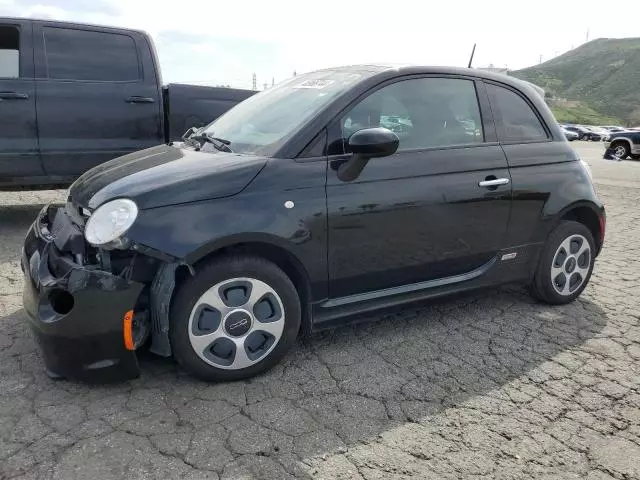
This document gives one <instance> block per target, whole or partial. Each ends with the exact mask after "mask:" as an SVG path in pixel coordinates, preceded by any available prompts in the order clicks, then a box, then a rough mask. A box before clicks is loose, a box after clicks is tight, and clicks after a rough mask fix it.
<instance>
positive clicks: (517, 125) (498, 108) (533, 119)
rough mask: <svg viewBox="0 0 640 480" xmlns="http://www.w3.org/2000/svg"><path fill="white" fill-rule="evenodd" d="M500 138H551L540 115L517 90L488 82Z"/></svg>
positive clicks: (524, 140) (501, 139) (488, 90)
mask: <svg viewBox="0 0 640 480" xmlns="http://www.w3.org/2000/svg"><path fill="white" fill-rule="evenodd" d="M487 93H488V94H489V101H490V102H491V110H492V111H493V114H494V118H495V122H496V129H497V132H498V138H499V139H500V141H501V142H532V141H544V140H547V139H548V138H549V136H548V135H547V131H546V130H545V128H544V126H543V125H542V123H541V122H540V119H539V118H538V115H536V113H535V111H534V110H533V109H532V108H531V106H530V105H529V103H527V101H526V100H525V99H524V98H522V97H521V96H520V95H519V94H517V93H516V92H514V91H512V90H510V89H508V88H504V87H500V86H498V85H494V84H491V83H489V84H487Z"/></svg>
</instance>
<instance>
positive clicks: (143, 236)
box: [127, 187, 327, 298]
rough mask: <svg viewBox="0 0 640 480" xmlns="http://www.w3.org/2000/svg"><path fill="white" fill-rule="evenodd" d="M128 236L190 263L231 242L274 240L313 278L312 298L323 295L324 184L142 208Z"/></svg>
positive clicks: (134, 240)
mask: <svg viewBox="0 0 640 480" xmlns="http://www.w3.org/2000/svg"><path fill="white" fill-rule="evenodd" d="M291 199H293V200H291ZM287 201H293V202H294V205H295V206H294V208H286V207H285V206H284V203H285V202H287ZM127 236H128V237H129V238H130V239H131V240H132V241H133V242H135V243H137V244H140V245H144V246H145V247H149V248H151V249H154V250H156V251H158V252H161V253H163V254H165V255H168V256H171V257H174V258H175V259H177V260H178V261H180V262H184V263H186V264H189V265H193V264H195V263H196V262H198V261H200V260H202V259H203V258H206V257H207V256H208V255H210V254H212V253H214V252H216V251H219V250H220V249H222V248H225V247H230V246H233V245H238V244H244V243H264V244H268V245H272V246H275V247H278V248H281V249H284V250H286V251H287V252H288V253H290V254H291V255H292V256H293V257H295V258H296V259H297V260H298V261H299V262H300V263H301V264H302V266H303V267H304V268H305V270H306V271H307V273H308V275H309V278H310V279H311V281H312V296H313V297H314V298H323V297H324V296H326V292H325V291H324V290H326V278H327V255H326V248H327V233H326V211H325V197H324V187H322V188H318V189H312V188H309V189H304V190H302V191H298V192H291V191H289V192H269V193H268V194H266V193H265V192H263V191H259V192H248V193H243V194H242V195H237V196H234V197H229V198H224V199H218V200H211V201H205V202H195V203H189V204H183V205H174V206H168V207H162V208H154V209H151V210H143V211H141V212H140V214H139V216H138V219H137V220H136V223H135V225H134V226H133V227H132V228H131V230H130V231H129V233H128V235H127ZM320 279H321V281H319V280H320ZM314 281H315V283H314ZM316 295H317V296H318V297H316Z"/></svg>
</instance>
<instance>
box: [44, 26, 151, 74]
mask: <svg viewBox="0 0 640 480" xmlns="http://www.w3.org/2000/svg"><path fill="white" fill-rule="evenodd" d="M44 44H45V54H46V58H47V72H48V77H49V78H55V79H60V80H94V81H96V80H97V81H111V82H118V81H131V80H138V79H139V77H140V72H139V69H138V53H137V50H136V45H135V43H134V41H133V38H131V37H129V36H127V35H120V34H115V33H103V32H90V31H86V30H73V29H69V28H52V27H49V28H45V29H44Z"/></svg>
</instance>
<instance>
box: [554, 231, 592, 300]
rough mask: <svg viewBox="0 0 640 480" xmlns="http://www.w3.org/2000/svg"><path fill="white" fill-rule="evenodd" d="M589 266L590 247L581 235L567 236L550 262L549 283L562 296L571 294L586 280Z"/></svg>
mask: <svg viewBox="0 0 640 480" xmlns="http://www.w3.org/2000/svg"><path fill="white" fill-rule="evenodd" d="M590 267H591V247H590V246H589V242H588V241H587V239H586V238H585V237H583V236H582V235H571V236H569V237H567V238H566V239H565V240H564V241H563V242H562V243H561V244H560V246H559V247H558V249H557V250H556V253H555V254H554V256H553V262H552V263H551V283H552V284H553V288H554V290H555V291H556V292H557V293H559V294H560V295H563V296H569V295H571V294H573V293H574V292H575V291H576V290H577V289H578V288H580V287H581V286H582V284H583V283H584V282H585V281H586V279H587V276H588V275H589V268H590Z"/></svg>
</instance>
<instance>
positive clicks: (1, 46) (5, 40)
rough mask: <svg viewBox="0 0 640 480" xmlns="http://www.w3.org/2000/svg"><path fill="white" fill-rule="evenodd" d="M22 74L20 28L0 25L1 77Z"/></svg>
mask: <svg viewBox="0 0 640 480" xmlns="http://www.w3.org/2000/svg"><path fill="white" fill-rule="evenodd" d="M19 76H20V30H18V29H17V28H16V27H13V26H5V25H0V78H18V77H19Z"/></svg>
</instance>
